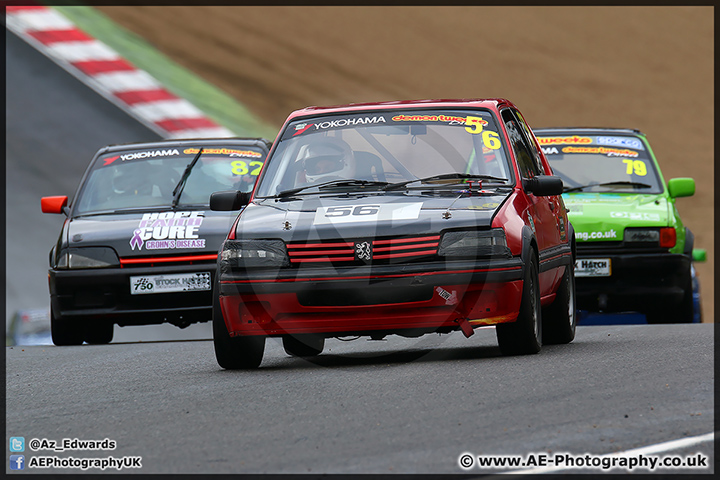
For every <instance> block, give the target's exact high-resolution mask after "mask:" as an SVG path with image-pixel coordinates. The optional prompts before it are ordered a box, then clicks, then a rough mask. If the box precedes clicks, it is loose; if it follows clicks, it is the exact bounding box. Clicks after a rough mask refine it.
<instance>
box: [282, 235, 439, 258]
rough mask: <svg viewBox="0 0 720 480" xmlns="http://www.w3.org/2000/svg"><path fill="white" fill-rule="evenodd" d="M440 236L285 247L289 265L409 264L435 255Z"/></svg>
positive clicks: (293, 244)
mask: <svg viewBox="0 0 720 480" xmlns="http://www.w3.org/2000/svg"><path fill="white" fill-rule="evenodd" d="M439 243H440V235H432V236H423V237H397V238H386V239H375V240H355V241H347V240H335V241H327V242H318V243H288V244H286V246H287V250H288V256H289V257H290V263H291V264H295V265H298V264H318V265H321V264H327V263H328V262H330V263H333V264H357V265H363V264H366V263H373V264H382V263H409V262H413V261H416V260H422V259H427V257H431V256H435V255H437V251H438V244H439Z"/></svg>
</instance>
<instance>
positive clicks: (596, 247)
mask: <svg viewBox="0 0 720 480" xmlns="http://www.w3.org/2000/svg"><path fill="white" fill-rule="evenodd" d="M576 248H577V253H578V255H581V256H584V257H585V256H589V255H593V256H594V255H624V254H643V253H667V252H668V249H667V248H662V247H659V246H658V245H657V244H655V245H652V244H651V245H647V244H638V243H637V242H587V243H586V242H577V243H576Z"/></svg>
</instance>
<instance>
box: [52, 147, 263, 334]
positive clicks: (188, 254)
mask: <svg viewBox="0 0 720 480" xmlns="http://www.w3.org/2000/svg"><path fill="white" fill-rule="evenodd" d="M269 149H270V142H268V141H267V140H264V139H256V138H246V139H241V138H216V139H200V140H168V141H161V142H154V143H134V144H125V145H114V146H108V147H104V148H102V149H100V150H99V151H98V152H97V153H96V154H95V156H94V158H93V159H92V161H91V162H90V165H89V166H88V168H87V170H86V171H85V174H84V176H83V178H82V180H81V181H80V186H79V187H78V190H77V193H76V194H75V199H74V201H73V202H72V205H70V206H69V205H68V197H67V196H55V197H44V198H42V202H41V204H42V211H43V212H44V213H63V214H65V215H66V216H67V219H66V220H65V222H64V224H63V227H62V230H61V232H60V236H59V238H58V240H57V243H56V244H55V246H54V247H53V248H52V250H51V251H50V270H49V273H48V280H49V284H50V315H51V330H52V339H53V343H55V345H79V344H81V343H83V341H86V342H88V343H95V344H101V343H108V342H110V341H112V337H113V328H114V327H113V326H114V324H118V325H123V326H124V325H146V324H159V323H164V322H169V323H172V324H174V325H177V326H179V327H181V328H183V327H186V326H188V325H190V324H191V323H195V322H206V321H209V320H210V319H211V318H212V314H211V308H212V297H211V293H212V290H211V289H212V282H213V280H214V276H215V266H216V264H217V255H218V250H219V248H220V245H221V243H222V241H223V239H224V238H225V237H226V236H227V232H228V230H229V228H230V226H231V225H232V222H233V220H234V218H235V216H236V215H237V212H232V213H227V212H212V211H210V209H209V199H210V194H212V193H213V192H215V191H221V190H228V189H232V190H235V191H240V192H249V191H251V190H252V188H253V187H254V185H255V180H256V179H257V175H258V173H259V172H260V170H261V168H262V166H263V164H264V161H265V158H266V157H267V153H268V151H269Z"/></svg>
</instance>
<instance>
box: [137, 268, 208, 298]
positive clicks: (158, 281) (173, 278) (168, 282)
mask: <svg viewBox="0 0 720 480" xmlns="http://www.w3.org/2000/svg"><path fill="white" fill-rule="evenodd" d="M200 290H210V272H202V273H179V274H175V275H148V276H141V277H130V294H131V295H145V294H149V293H172V292H192V291H200Z"/></svg>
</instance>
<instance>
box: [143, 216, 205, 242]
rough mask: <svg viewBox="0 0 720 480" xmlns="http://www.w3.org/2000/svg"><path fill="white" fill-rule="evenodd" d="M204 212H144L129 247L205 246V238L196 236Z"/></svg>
mask: <svg viewBox="0 0 720 480" xmlns="http://www.w3.org/2000/svg"><path fill="white" fill-rule="evenodd" d="M204 214H205V212H203V211H192V212H159V213H145V214H143V216H142V219H141V220H140V222H139V223H138V226H137V228H136V229H135V230H133V235H132V238H131V239H130V248H131V249H132V250H135V249H138V250H142V249H143V247H144V248H145V249H146V250H165V249H175V248H205V239H204V238H199V237H198V230H199V228H200V226H201V225H202V223H203V219H204Z"/></svg>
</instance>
